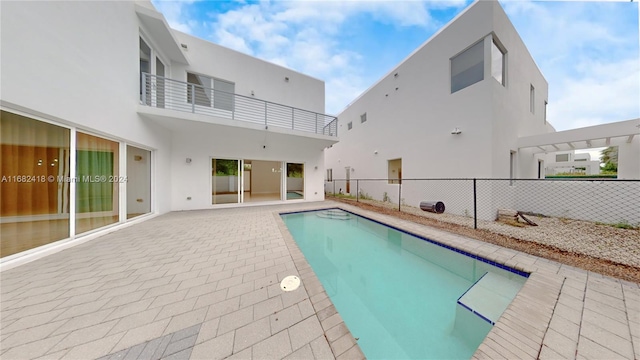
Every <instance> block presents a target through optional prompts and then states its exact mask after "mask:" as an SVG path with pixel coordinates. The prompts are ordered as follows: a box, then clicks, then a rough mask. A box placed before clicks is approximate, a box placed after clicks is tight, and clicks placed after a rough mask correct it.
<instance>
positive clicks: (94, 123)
mask: <svg viewBox="0 0 640 360" xmlns="http://www.w3.org/2000/svg"><path fill="white" fill-rule="evenodd" d="M1 17H2V21H1V24H2V31H1V33H2V34H1V36H2V37H1V43H2V55H1V56H2V58H1V64H2V69H1V70H2V71H0V76H1V78H0V81H1V83H2V103H3V106H4V107H5V108H6V109H8V110H12V109H13V110H22V111H24V113H26V114H30V115H36V116H37V117H39V118H45V119H48V120H53V121H57V122H59V123H62V124H65V125H69V126H77V127H78V129H79V130H85V131H89V132H91V133H94V134H97V135H102V136H105V137H107V138H110V139H113V140H121V141H127V142H128V143H130V144H132V145H135V146H139V147H142V148H146V149H150V150H155V151H154V155H153V156H154V162H153V166H152V171H153V172H154V174H155V176H153V178H154V187H155V192H154V193H153V195H154V196H153V198H154V204H155V209H154V210H155V211H157V212H160V213H162V212H166V211H168V210H169V208H170V198H169V196H168V195H167V194H168V193H169V189H170V186H171V183H170V180H169V179H168V178H167V177H166V176H160V174H166V173H169V171H170V162H169V158H170V139H171V135H170V132H169V131H168V130H166V129H165V128H163V127H161V126H158V125H156V124H153V123H149V122H146V121H143V120H141V119H140V118H139V117H138V115H137V113H136V109H137V105H138V102H139V96H138V86H139V75H138V52H139V50H138V18H137V16H136V13H135V8H134V3H133V2H7V3H3V4H2V13H1ZM114 24H118V26H114ZM17 34H19V36H17Z"/></svg>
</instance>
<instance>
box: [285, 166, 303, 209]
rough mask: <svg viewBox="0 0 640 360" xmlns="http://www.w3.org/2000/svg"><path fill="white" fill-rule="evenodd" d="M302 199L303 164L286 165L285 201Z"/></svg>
mask: <svg viewBox="0 0 640 360" xmlns="http://www.w3.org/2000/svg"><path fill="white" fill-rule="evenodd" d="M301 199H304V164H296V163H287V200H301Z"/></svg>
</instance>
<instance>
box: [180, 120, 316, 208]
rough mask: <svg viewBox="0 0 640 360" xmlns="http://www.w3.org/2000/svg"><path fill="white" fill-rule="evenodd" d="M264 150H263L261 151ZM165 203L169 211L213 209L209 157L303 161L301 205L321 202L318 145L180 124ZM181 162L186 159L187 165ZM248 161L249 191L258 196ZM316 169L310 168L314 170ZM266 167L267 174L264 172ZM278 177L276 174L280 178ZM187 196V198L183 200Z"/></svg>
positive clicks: (267, 134)
mask: <svg viewBox="0 0 640 360" xmlns="http://www.w3.org/2000/svg"><path fill="white" fill-rule="evenodd" d="M263 146H264V147H263ZM172 148H173V153H172V172H171V182H172V188H171V199H172V210H192V209H207V208H213V207H214V206H213V205H211V180H210V178H211V158H212V157H215V158H221V159H245V160H266V161H276V162H277V163H278V164H279V165H278V167H280V162H281V161H286V162H293V163H303V164H304V166H305V178H304V181H305V185H304V188H305V201H321V200H323V199H324V192H323V181H324V173H325V172H324V170H323V169H324V157H323V152H322V149H323V146H321V145H313V142H310V141H309V139H306V138H304V137H298V136H289V135H284V134H278V133H273V132H268V131H266V132H265V131H256V130H249V129H240V128H233V127H217V128H215V131H212V129H211V127H210V126H209V125H207V124H200V123H195V122H194V123H185V124H184V126H183V127H182V131H176V132H174V134H173V137H172ZM186 158H191V159H192V161H191V163H187V162H186V161H185V160H186ZM258 163H259V162H255V161H254V162H252V165H251V166H252V172H254V174H253V182H252V184H251V188H252V192H253V193H257V192H260V191H261V190H260V188H259V184H258V182H259V177H260V175H258V172H256V167H255V166H256V164H258ZM316 166H317V167H318V169H317V170H316V169H314V168H315V167H316ZM270 169H271V168H270V167H269V171H270ZM282 174H285V175H286V173H285V172H283V173H277V175H278V176H283V175H282ZM187 197H191V200H187Z"/></svg>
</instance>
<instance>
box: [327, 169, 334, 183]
mask: <svg viewBox="0 0 640 360" xmlns="http://www.w3.org/2000/svg"><path fill="white" fill-rule="evenodd" d="M327 181H333V169H327Z"/></svg>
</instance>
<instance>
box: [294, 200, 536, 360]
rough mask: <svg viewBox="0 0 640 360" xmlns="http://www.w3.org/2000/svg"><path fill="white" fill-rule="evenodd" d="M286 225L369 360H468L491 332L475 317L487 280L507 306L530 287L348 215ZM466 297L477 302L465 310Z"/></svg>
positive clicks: (302, 218) (321, 215) (299, 217)
mask: <svg viewBox="0 0 640 360" xmlns="http://www.w3.org/2000/svg"><path fill="white" fill-rule="evenodd" d="M282 218H283V219H284V222H285V224H286V225H287V227H288V229H289V231H290V232H291V234H292V236H293V238H294V239H295V241H296V243H297V244H298V246H299V247H300V249H301V250H302V252H303V253H304V255H305V257H306V259H307V261H308V262H309V264H310V265H311V267H312V268H313V270H314V272H315V273H316V275H317V276H318V278H319V280H320V281H321V282H322V284H323V286H324V288H325V290H326V292H327V294H328V295H329V297H330V298H331V301H332V302H333V304H334V305H335V306H336V309H337V310H338V312H339V313H340V315H341V316H342V318H343V319H344V321H345V324H346V325H347V327H348V328H349V330H350V331H351V333H352V334H353V336H354V337H355V338H357V339H358V344H359V345H360V348H361V349H362V351H363V352H364V354H365V356H366V357H367V358H369V359H425V358H428V359H468V358H470V357H471V356H472V355H473V353H474V352H475V350H476V349H477V347H478V346H479V345H480V343H481V342H482V340H483V339H484V338H485V336H486V335H487V333H488V332H489V331H490V330H491V327H492V324H491V321H488V320H487V319H486V318H484V319H483V317H482V316H478V315H477V314H474V313H473V311H472V310H470V309H471V308H475V305H476V303H473V301H476V302H477V301H483V300H482V299H483V298H485V297H487V296H483V295H481V294H486V286H485V289H484V290H485V293H482V292H477V291H476V293H477V294H480V295H475V296H476V297H478V296H480V298H481V299H480V300H478V299H473V297H474V295H473V294H471V292H472V291H471V290H470V288H473V287H474V284H476V282H477V281H479V280H480V279H481V278H483V276H484V279H488V278H495V279H498V280H500V279H504V284H506V285H507V288H509V291H506V292H505V291H502V292H501V294H502V295H499V296H502V302H504V303H506V304H507V305H508V303H509V302H510V301H511V300H512V299H513V297H514V296H515V294H516V293H517V291H518V290H519V289H520V287H522V285H523V284H524V282H525V280H526V278H525V277H524V276H522V275H523V274H517V273H514V272H512V271H509V269H506V270H505V269H502V268H499V267H495V266H493V265H490V264H488V263H487V262H484V261H481V260H478V259H474V258H472V257H470V256H467V255H464V254H461V253H458V252H455V251H452V250H449V249H447V248H445V247H443V246H440V245H437V244H434V243H432V242H429V241H426V240H425V239H422V238H419V237H416V236H413V235H410V234H407V233H404V232H401V231H399V230H396V229H394V228H391V227H388V226H385V225H382V224H380V223H377V222H374V221H371V220H368V219H366V218H363V217H360V216H357V215H354V214H351V213H348V212H344V211H342V210H337V209H331V210H322V211H313V212H303V213H292V214H282ZM487 273H490V275H491V276H485V275H486V274H487ZM485 283H486V281H485ZM487 286H489V288H491V285H490V284H489V285H487ZM503 287H504V286H503ZM467 293H469V294H467ZM491 293H492V292H491V291H489V294H490V296H492V295H491ZM504 294H506V295H504ZM463 295H464V296H466V298H468V299H469V300H468V301H470V302H471V303H467V304H466V305H460V304H459V302H458V300H459V299H462V298H463ZM505 297H506V299H505ZM462 300H464V299H462ZM487 303H488V305H491V304H493V303H496V301H493V300H492V299H487ZM482 305H483V304H480V305H479V307H478V308H482ZM484 305H485V306H486V305H487V304H484ZM503 310H504V309H502V310H499V311H498V314H497V315H496V316H498V317H499V315H500V314H501V311H503ZM482 311H484V310H482ZM496 320H497V319H496Z"/></svg>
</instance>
